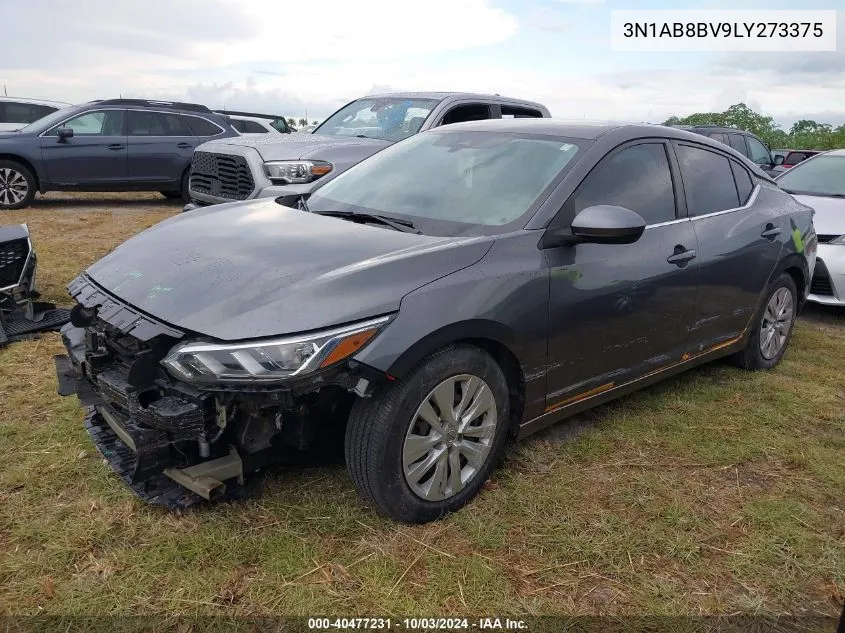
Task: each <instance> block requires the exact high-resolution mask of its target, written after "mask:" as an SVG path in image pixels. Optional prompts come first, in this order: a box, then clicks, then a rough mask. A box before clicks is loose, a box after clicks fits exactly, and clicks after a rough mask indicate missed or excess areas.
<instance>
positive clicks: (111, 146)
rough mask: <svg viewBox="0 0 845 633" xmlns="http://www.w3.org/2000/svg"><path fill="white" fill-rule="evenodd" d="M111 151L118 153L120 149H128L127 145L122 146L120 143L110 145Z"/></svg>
mask: <svg viewBox="0 0 845 633" xmlns="http://www.w3.org/2000/svg"><path fill="white" fill-rule="evenodd" d="M109 149H110V150H112V151H117V150H119V149H126V145H121V144H120V143H112V144H111V145H109Z"/></svg>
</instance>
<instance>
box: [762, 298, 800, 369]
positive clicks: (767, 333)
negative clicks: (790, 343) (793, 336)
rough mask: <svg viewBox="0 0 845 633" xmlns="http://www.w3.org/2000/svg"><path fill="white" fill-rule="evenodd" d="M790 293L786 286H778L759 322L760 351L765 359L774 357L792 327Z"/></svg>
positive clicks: (781, 347) (784, 343)
mask: <svg viewBox="0 0 845 633" xmlns="http://www.w3.org/2000/svg"><path fill="white" fill-rule="evenodd" d="M792 307H793V301H792V293H791V292H789V289H788V288H783V287H781V288H778V289H777V291H775V293H774V294H773V295H772V298H771V299H769V303H768V304H767V305H766V310H765V312H763V322H762V323H761V324H760V353H761V354H762V355H763V358H765V359H766V360H771V359H773V358H775V357H776V356H777V355H778V354H779V353H780V352H781V350H782V349H783V346H784V345H786V339H787V338H788V336H789V331H790V329H791V328H792V321H793V315H792Z"/></svg>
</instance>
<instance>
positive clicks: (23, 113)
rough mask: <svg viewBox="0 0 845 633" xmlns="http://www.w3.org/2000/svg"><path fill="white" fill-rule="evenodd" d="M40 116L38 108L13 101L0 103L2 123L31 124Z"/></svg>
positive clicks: (0, 120)
mask: <svg viewBox="0 0 845 633" xmlns="http://www.w3.org/2000/svg"><path fill="white" fill-rule="evenodd" d="M42 116H43V115H39V106H35V105H31V104H29V103H16V102H14V101H7V102H6V103H0V122H3V123H32V122H33V121H37V120H38V119H40V118H41V117H42Z"/></svg>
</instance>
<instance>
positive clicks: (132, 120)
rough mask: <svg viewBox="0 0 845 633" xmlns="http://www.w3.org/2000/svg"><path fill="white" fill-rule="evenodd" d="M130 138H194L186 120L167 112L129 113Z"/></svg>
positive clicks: (133, 111) (136, 111) (132, 111)
mask: <svg viewBox="0 0 845 633" xmlns="http://www.w3.org/2000/svg"><path fill="white" fill-rule="evenodd" d="M129 136H192V134H191V129H190V128H189V127H188V125H187V123H185V119H183V118H182V117H180V116H179V115H178V114H170V113H166V112H141V111H139V110H130V112H129Z"/></svg>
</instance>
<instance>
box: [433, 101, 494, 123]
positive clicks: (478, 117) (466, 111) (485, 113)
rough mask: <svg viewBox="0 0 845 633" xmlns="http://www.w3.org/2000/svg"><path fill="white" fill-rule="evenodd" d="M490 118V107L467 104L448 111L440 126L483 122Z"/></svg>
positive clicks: (479, 104)
mask: <svg viewBox="0 0 845 633" xmlns="http://www.w3.org/2000/svg"><path fill="white" fill-rule="evenodd" d="M489 118H490V106H489V105H485V104H481V103H468V104H466V105H459V106H455V107H454V108H452V109H451V110H449V111H448V112H447V113H446V114H445V116H444V117H443V120H442V121H441V122H440V125H449V124H450V123H463V122H464V121H483V120H484V119H489Z"/></svg>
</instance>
